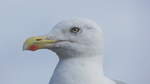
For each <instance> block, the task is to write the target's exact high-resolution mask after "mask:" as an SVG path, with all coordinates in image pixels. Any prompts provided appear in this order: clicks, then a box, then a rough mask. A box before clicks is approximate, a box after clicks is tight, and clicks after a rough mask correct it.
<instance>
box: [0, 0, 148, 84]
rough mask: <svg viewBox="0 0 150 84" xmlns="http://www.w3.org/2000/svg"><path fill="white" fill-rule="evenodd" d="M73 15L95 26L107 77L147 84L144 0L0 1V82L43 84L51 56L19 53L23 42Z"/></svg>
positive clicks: (52, 65)
mask: <svg viewBox="0 0 150 84" xmlns="http://www.w3.org/2000/svg"><path fill="white" fill-rule="evenodd" d="M74 17H83V18H90V19H92V20H94V21H96V22H97V23H98V24H99V25H101V27H102V29H103V31H104V34H105V61H104V63H105V73H106V75H107V76H108V77H110V78H112V79H117V80H122V81H125V82H126V83H127V84H150V1H149V0H0V39H1V40H0V84H48V81H49V79H50V77H51V75H52V72H53V70H54V68H55V66H56V64H57V62H58V58H57V56H56V55H55V54H54V53H53V52H50V51H48V50H39V51H36V52H24V51H22V45H23V42H24V40H25V39H26V38H27V37H30V36H36V35H43V34H47V33H48V32H49V31H50V29H51V28H52V27H53V26H54V25H55V24H56V23H57V22H59V21H61V20H64V19H69V18H74Z"/></svg>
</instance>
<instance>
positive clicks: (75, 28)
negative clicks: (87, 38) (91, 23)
mask: <svg viewBox="0 0 150 84" xmlns="http://www.w3.org/2000/svg"><path fill="white" fill-rule="evenodd" d="M79 31H80V28H78V27H73V28H71V30H70V32H72V33H77V32H79Z"/></svg>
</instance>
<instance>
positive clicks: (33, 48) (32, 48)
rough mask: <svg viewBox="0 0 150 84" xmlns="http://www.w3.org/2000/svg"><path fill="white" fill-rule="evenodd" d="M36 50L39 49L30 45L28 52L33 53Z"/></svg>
mask: <svg viewBox="0 0 150 84" xmlns="http://www.w3.org/2000/svg"><path fill="white" fill-rule="evenodd" d="M37 49H39V47H38V46H37V45H31V46H30V47H29V50H32V51H35V50H37Z"/></svg>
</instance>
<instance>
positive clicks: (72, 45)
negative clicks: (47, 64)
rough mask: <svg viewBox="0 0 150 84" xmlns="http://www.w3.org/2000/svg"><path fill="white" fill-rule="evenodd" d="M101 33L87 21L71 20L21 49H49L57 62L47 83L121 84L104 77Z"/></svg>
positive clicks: (37, 37) (63, 22) (92, 23)
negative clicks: (55, 55) (57, 58)
mask: <svg viewBox="0 0 150 84" xmlns="http://www.w3.org/2000/svg"><path fill="white" fill-rule="evenodd" d="M103 48H104V42H103V32H102V30H101V28H100V27H99V25H98V24H96V23H95V22H94V21H91V20H89V19H83V18H73V19H69V20H64V21H61V22H59V23H57V24H56V25H55V26H54V27H53V28H52V29H51V31H50V32H49V33H48V34H46V35H43V36H33V37H30V38H28V39H26V41H25V42H24V45H23V49H24V50H30V51H36V50H39V49H49V50H51V51H53V52H55V53H56V54H57V56H58V57H59V62H58V64H57V66H56V68H55V70H54V73H53V75H52V78H51V79H50V82H49V84H124V83H122V82H120V81H116V80H111V79H110V78H108V77H106V76H105V75H104V71H103V56H104V51H103Z"/></svg>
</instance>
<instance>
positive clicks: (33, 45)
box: [23, 36, 56, 51]
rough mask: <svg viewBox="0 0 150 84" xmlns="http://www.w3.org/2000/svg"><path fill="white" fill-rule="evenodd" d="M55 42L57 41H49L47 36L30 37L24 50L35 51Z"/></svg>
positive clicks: (25, 43)
mask: <svg viewBox="0 0 150 84" xmlns="http://www.w3.org/2000/svg"><path fill="white" fill-rule="evenodd" d="M55 42H56V40H48V39H47V37H46V36H37V37H30V38H28V39H27V40H26V41H25V42H24V45H23V50H31V51H35V50H38V49H43V48H46V46H47V45H48V44H52V43H55Z"/></svg>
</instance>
